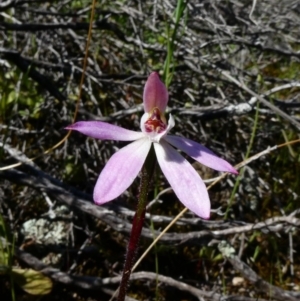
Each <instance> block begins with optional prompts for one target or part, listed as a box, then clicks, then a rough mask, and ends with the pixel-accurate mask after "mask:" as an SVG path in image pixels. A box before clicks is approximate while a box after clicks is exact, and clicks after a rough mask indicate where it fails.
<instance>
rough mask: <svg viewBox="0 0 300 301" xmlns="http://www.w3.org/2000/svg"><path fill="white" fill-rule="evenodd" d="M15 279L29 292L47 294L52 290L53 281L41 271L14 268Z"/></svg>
mask: <svg viewBox="0 0 300 301" xmlns="http://www.w3.org/2000/svg"><path fill="white" fill-rule="evenodd" d="M12 276H13V279H14V281H15V282H16V283H17V284H18V285H19V286H20V287H21V288H22V289H23V290H24V291H25V292H27V293H28V294H31V295H47V294H49V293H50V292H51V290H52V281H51V279H50V278H48V277H47V276H45V275H43V274H42V273H41V272H38V271H35V270H32V269H17V268H13V270H12Z"/></svg>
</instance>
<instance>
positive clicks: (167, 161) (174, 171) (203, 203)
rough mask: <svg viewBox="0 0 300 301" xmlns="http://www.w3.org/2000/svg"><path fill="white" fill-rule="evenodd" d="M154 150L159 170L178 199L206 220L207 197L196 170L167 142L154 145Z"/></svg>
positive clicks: (208, 202)
mask: <svg viewBox="0 0 300 301" xmlns="http://www.w3.org/2000/svg"><path fill="white" fill-rule="evenodd" d="M154 149H155V152H156V156H157V160H158V163H159V165H160V168H161V170H162V172H163V173H164V175H165V177H166V178H167V180H168V181H169V183H170V184H171V186H172V188H173V190H174V192H175V194H176V195H177V197H178V199H179V200H180V201H181V202H182V203H183V205H184V206H186V207H187V208H188V209H190V210H191V211H193V212H194V213H195V214H197V215H198V216H200V217H202V218H205V219H208V218H209V216H210V201H209V196H208V193H207V189H206V186H205V184H204V183H203V181H202V179H201V178H200V176H199V174H198V173H197V172H196V170H195V169H194V168H193V167H192V166H191V164H190V163H189V162H188V161H187V160H186V159H184V158H183V157H182V156H181V155H180V154H179V153H178V152H177V151H176V150H175V149H173V147H172V146H170V145H169V144H168V143H167V142H165V141H163V140H162V141H161V142H160V143H159V144H158V143H154Z"/></svg>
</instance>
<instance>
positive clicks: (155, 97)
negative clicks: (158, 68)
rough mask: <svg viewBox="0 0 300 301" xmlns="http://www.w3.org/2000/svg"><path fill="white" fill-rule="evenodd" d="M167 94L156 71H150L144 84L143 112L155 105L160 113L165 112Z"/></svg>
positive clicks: (148, 110) (149, 110) (150, 109)
mask: <svg viewBox="0 0 300 301" xmlns="http://www.w3.org/2000/svg"><path fill="white" fill-rule="evenodd" d="M168 99H169V94H168V90H167V88H166V86H165V85H164V83H163V82H162V81H161V80H160V79H159V75H158V73H157V72H152V73H151V74H150V75H149V77H148V79H147V81H146V84H145V88H144V95H143V102H144V110H145V112H147V113H149V112H151V111H152V110H153V109H154V108H155V107H157V108H158V109H159V110H160V111H161V112H162V113H164V112H165V110H166V107H167V103H168Z"/></svg>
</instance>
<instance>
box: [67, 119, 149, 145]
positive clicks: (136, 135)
mask: <svg viewBox="0 0 300 301" xmlns="http://www.w3.org/2000/svg"><path fill="white" fill-rule="evenodd" d="M66 129H67V130H73V131H78V132H80V133H82V134H84V135H87V136H89V137H92V138H96V139H100V140H119V141H133V140H137V139H140V138H143V137H144V134H143V133H141V132H135V131H131V130H126V129H123V128H121V127H119V126H116V125H113V124H109V123H106V122H102V121H79V122H76V123H74V124H71V125H69V126H67V127H66Z"/></svg>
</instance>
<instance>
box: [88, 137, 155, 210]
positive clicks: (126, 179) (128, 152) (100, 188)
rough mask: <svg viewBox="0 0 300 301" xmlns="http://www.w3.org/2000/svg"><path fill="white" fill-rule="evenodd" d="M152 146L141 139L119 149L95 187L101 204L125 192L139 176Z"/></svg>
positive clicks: (96, 199)
mask: <svg viewBox="0 0 300 301" xmlns="http://www.w3.org/2000/svg"><path fill="white" fill-rule="evenodd" d="M150 147H151V142H150V141H149V139H148V138H144V139H139V140H137V141H134V142H132V143H130V144H128V145H127V146H125V147H123V148H121V149H120V150H119V151H117V152H116V153H115V154H114V155H113V156H112V157H111V158H110V159H109V160H108V162H107V163H106V165H105V167H104V169H103V170H102V172H101V174H100V176H99V178H98V180H97V183H96V185H95V188H94V201H95V203H97V204H99V205H101V204H104V203H106V202H109V201H111V200H113V199H115V198H116V197H118V196H119V195H120V194H121V193H123V192H124V191H125V190H126V189H127V188H128V187H129V186H130V185H131V184H132V182H133V181H134V179H135V178H136V177H137V175H138V173H139V171H140V170H141V169H142V166H143V164H144V162H145V160H146V157H147V155H148V153H149V150H150Z"/></svg>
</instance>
